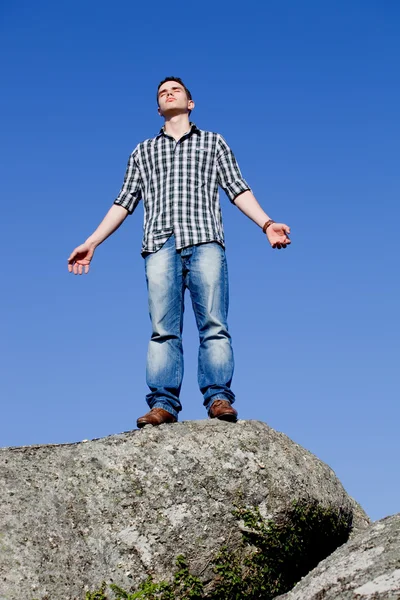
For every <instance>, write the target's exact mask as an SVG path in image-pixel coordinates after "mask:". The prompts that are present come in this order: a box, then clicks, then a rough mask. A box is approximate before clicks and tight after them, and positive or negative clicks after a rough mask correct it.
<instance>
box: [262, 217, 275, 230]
mask: <svg viewBox="0 0 400 600" xmlns="http://www.w3.org/2000/svg"><path fill="white" fill-rule="evenodd" d="M272 223H275V221H273V220H272V219H270V220H269V221H267V222H266V223H265V225H264V227H263V228H262V230H263V233H267V229H268V227H269V226H270V225H272Z"/></svg>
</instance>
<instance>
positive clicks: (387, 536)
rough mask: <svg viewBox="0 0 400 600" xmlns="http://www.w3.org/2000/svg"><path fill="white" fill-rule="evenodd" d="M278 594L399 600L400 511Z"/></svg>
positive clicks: (310, 599) (293, 598)
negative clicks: (287, 591)
mask: <svg viewBox="0 0 400 600" xmlns="http://www.w3.org/2000/svg"><path fill="white" fill-rule="evenodd" d="M278 598H279V600H322V599H323V600H399V599H400V514H398V515H394V516H392V517H386V519H382V520H381V521H377V522H376V523H374V524H373V525H371V526H370V527H368V529H366V530H365V531H363V532H362V533H359V534H358V535H357V536H355V537H354V538H352V539H351V540H350V541H349V542H347V544H344V545H343V546H341V547H340V548H338V549H337V550H336V551H335V552H334V553H333V554H331V555H330V556H329V557H328V558H326V559H325V560H323V561H321V562H320V563H319V565H318V566H317V567H316V568H315V569H314V570H313V571H311V573H309V574H308V575H307V576H306V577H304V578H303V579H302V580H301V581H300V583H298V584H297V585H296V586H295V587H294V588H293V590H292V591H291V592H289V593H287V594H284V595H282V596H279V597H278ZM278 598H276V599H275V600H278Z"/></svg>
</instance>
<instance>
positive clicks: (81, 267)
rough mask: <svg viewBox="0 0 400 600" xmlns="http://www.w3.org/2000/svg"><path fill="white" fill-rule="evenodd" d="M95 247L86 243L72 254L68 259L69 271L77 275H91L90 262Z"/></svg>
mask: <svg viewBox="0 0 400 600" xmlns="http://www.w3.org/2000/svg"><path fill="white" fill-rule="evenodd" d="M94 251H95V246H93V245H92V244H89V243H88V242H85V243H84V244H81V245H80V246H78V247H77V248H75V250H74V251H73V252H72V253H71V256H70V257H69V259H68V271H69V272H70V273H74V274H75V275H82V273H83V271H85V273H89V266H90V261H91V260H92V258H93V254H94Z"/></svg>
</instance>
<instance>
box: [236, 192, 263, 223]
mask: <svg viewBox="0 0 400 600" xmlns="http://www.w3.org/2000/svg"><path fill="white" fill-rule="evenodd" d="M234 203H235V205H236V206H237V207H238V208H240V210H241V211H242V213H244V214H245V215H246V216H247V217H249V219H251V220H252V221H254V223H256V224H257V225H258V226H259V227H263V226H264V224H265V223H266V222H267V221H269V219H270V217H269V216H268V215H267V213H266V212H265V211H264V210H263V209H262V207H261V206H260V205H259V203H258V202H257V200H256V199H255V197H254V196H253V194H252V193H251V192H250V191H247V192H243V193H242V194H239V196H237V197H236V198H235V200H234Z"/></svg>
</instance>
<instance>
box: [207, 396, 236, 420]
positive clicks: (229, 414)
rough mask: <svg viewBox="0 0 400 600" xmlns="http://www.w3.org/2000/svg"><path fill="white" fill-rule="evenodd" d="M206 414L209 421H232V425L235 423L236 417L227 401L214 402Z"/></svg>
mask: <svg viewBox="0 0 400 600" xmlns="http://www.w3.org/2000/svg"><path fill="white" fill-rule="evenodd" d="M208 414H209V416H210V419H221V420H222V421H232V423H236V421H237V416H238V414H237V411H236V410H235V409H234V408H232V405H231V403H230V402H229V400H215V401H214V402H213V403H212V405H211V408H210V412H209V413H208Z"/></svg>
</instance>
